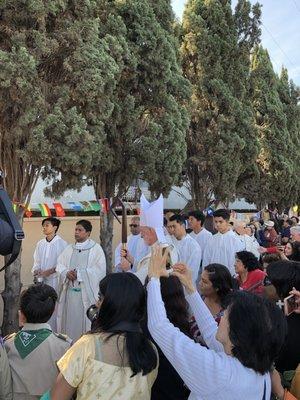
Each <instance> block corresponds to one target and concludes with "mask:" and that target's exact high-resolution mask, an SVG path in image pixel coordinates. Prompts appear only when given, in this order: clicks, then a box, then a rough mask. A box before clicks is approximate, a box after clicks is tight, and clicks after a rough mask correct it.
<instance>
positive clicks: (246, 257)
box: [236, 250, 259, 272]
mask: <svg viewBox="0 0 300 400" xmlns="http://www.w3.org/2000/svg"><path fill="white" fill-rule="evenodd" d="M236 258H238V259H239V260H240V261H242V263H243V265H244V267H245V268H246V270H247V271H248V272H250V271H254V270H255V269H259V262H258V259H257V258H256V257H255V255H254V254H253V253H251V251H245V250H244V251H238V252H237V253H236Z"/></svg>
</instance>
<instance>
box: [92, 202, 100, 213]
mask: <svg viewBox="0 0 300 400" xmlns="http://www.w3.org/2000/svg"><path fill="white" fill-rule="evenodd" d="M90 205H91V207H92V209H93V211H96V212H99V211H100V210H101V206H100V204H99V202H98V201H97V200H91V201H90Z"/></svg>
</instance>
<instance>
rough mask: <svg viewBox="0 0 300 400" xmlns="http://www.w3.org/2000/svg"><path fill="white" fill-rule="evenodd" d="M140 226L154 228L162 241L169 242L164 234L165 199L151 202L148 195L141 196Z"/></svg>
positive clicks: (160, 197) (160, 198) (161, 197)
mask: <svg viewBox="0 0 300 400" xmlns="http://www.w3.org/2000/svg"><path fill="white" fill-rule="evenodd" d="M140 202H141V213H140V226H148V227H149V228H154V229H155V232H156V235H157V239H158V241H159V242H160V243H168V242H167V239H166V237H165V234H164V228H163V226H164V199H163V196H162V195H160V196H159V198H158V199H157V200H155V201H153V202H152V203H150V202H149V201H148V200H147V199H146V197H145V196H144V195H143V194H142V196H141V201H140Z"/></svg>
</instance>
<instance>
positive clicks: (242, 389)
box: [147, 278, 271, 400]
mask: <svg viewBox="0 0 300 400" xmlns="http://www.w3.org/2000/svg"><path fill="white" fill-rule="evenodd" d="M147 297H148V299H147V303H148V304H147V308H148V328H149V331H150V333H151V335H152V337H153V339H154V341H155V343H156V344H157V345H158V346H159V347H160V349H161V350H162V352H163V353H164V354H165V356H166V357H167V359H168V360H169V362H170V363H171V365H172V366H173V367H174V368H175V369H176V371H177V372H178V374H179V375H180V376H181V378H182V379H183V381H184V383H185V384H186V385H187V386H188V388H189V389H190V390H191V394H190V397H189V400H221V399H222V400H241V399H243V400H262V399H263V394H264V384H266V399H269V398H270V395H271V380H270V375H269V374H265V375H260V374H258V373H256V372H255V371H254V370H252V369H250V368H246V367H245V366H244V365H242V364H241V362H240V361H239V360H238V359H237V358H235V357H232V356H229V355H227V354H226V353H224V350H223V346H222V345H221V343H219V342H218V341H217V340H216V332H217V323H216V322H215V320H214V319H213V317H212V315H211V313H210V312H209V310H208V308H207V307H206V306H205V304H204V302H203V300H202V299H201V297H200V295H199V293H197V292H195V293H193V294H192V295H190V296H187V301H188V302H189V305H190V307H191V309H192V312H193V315H194V316H195V319H196V322H197V325H198V327H199V329H200V331H201V333H202V334H203V337H204V339H205V342H206V344H207V345H208V347H209V349H207V348H206V347H204V346H201V345H199V344H198V343H195V342H194V341H193V340H192V339H190V338H189V337H187V336H186V335H184V334H183V333H182V332H180V330H179V329H178V328H175V327H174V325H173V324H172V323H171V322H170V321H169V320H168V318H167V315H166V310H165V307H164V303H163V301H162V297H161V291H160V281H159V279H157V278H152V279H151V281H150V282H149V284H148V296H147Z"/></svg>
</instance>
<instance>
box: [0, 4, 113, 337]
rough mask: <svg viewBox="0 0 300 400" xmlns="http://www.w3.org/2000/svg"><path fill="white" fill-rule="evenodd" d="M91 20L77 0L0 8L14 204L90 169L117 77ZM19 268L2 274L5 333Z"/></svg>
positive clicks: (4, 130) (93, 14)
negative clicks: (41, 181) (41, 182)
mask: <svg viewBox="0 0 300 400" xmlns="http://www.w3.org/2000/svg"><path fill="white" fill-rule="evenodd" d="M97 14H98V10H97V7H96V3H95V2H89V1H83V0H79V1H76V2H68V1H63V0H59V1H58V0H53V1H51V0H49V1H39V0H32V1H28V2H25V3H24V2H23V1H20V0H6V1H2V2H1V5H0V15H1V26H0V30H1V34H0V60H1V62H0V132H1V136H0V168H1V169H2V170H3V171H4V173H5V176H6V178H5V187H6V189H7V191H8V193H9V195H10V196H11V198H12V199H14V200H15V201H17V202H19V203H21V204H23V203H27V204H28V203H29V201H30V196H31V194H32V191H33V189H34V187H35V183H36V181H37V178H38V177H39V175H40V174H42V176H43V177H44V178H51V177H53V178H54V189H55V190H57V191H59V190H60V191H62V190H64V189H65V188H66V187H78V186H79V185H80V184H81V183H80V182H79V178H80V177H81V176H82V174H84V173H85V172H86V171H88V170H89V169H90V164H91V162H92V154H91V150H92V148H93V146H94V131H95V130H96V131H99V130H101V129H102V130H103V124H104V122H103V121H105V119H106V118H108V117H109V116H110V114H111V110H112V104H111V102H110V99H109V97H110V93H111V92H112V89H113V88H114V76H115V74H116V73H117V72H118V64H117V61H116V60H115V59H114V58H113V57H112V56H111V55H110V49H109V43H106V42H105V41H101V39H100V37H99V25H100V21H99V19H98V17H97ZM79 150H80V151H79ZM62 174H63V175H64V176H65V177H67V178H68V179H66V180H65V181H64V182H63V185H64V186H62V182H61V181H60V177H61V175H62ZM20 218H21V219H22V212H21V213H20ZM20 268H21V265H20V259H19V260H18V261H17V262H15V263H14V264H13V265H12V266H11V267H9V268H8V269H7V270H6V273H5V290H4V292H3V293H2V296H3V300H4V323H3V330H4V333H5V334H6V333H9V332H11V331H15V330H17V328H18V318H17V312H18V297H19V293H20V289H21V282H20Z"/></svg>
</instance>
